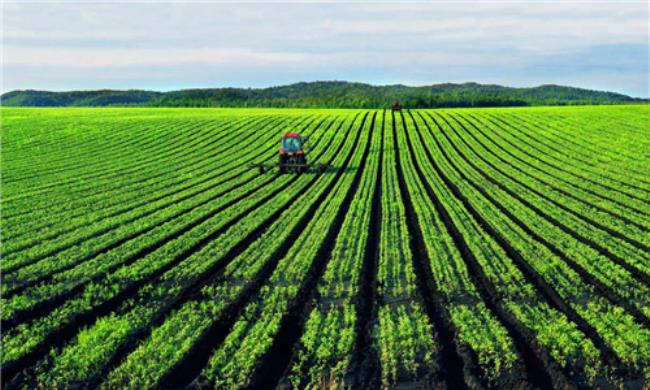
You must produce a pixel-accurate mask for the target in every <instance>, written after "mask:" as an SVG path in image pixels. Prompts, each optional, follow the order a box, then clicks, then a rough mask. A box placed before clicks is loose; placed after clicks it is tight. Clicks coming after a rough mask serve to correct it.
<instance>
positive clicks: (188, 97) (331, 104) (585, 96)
mask: <svg viewBox="0 0 650 390" xmlns="http://www.w3.org/2000/svg"><path fill="white" fill-rule="evenodd" d="M1 100H2V101H1V103H2V105H3V106H145V107H296V108H297V107H314V108H316V107H320V108H382V107H388V106H389V105H390V104H391V103H392V102H393V101H394V100H399V101H400V102H401V103H402V105H403V106H405V107H410V108H435V107H499V106H535V105H580V104H616V103H633V102H644V101H647V100H644V99H636V98H632V97H629V96H626V95H622V94H619V93H614V92H604V91H593V90H588V89H581V88H573V87H565V86H559V85H542V86H539V87H533V88H511V87H503V86H500V85H483V84H477V83H464V84H450V83H447V84H436V85H430V86H421V87H410V86H405V85H386V86H374V85H369V84H363V83H349V82H345V81H317V82H309V83H306V82H301V83H296V84H291V85H285V86H278V87H270V88H205V89H186V90H180V91H172V92H154V91H142V90H127V91H117V90H98V91H71V92H48V91H34V90H20V91H12V92H8V93H5V94H3V95H2V97H1Z"/></svg>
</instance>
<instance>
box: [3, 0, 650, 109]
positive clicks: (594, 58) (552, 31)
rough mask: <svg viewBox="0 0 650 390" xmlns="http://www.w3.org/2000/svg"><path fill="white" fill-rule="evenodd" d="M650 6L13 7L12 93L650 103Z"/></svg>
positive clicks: (7, 5)
mask: <svg viewBox="0 0 650 390" xmlns="http://www.w3.org/2000/svg"><path fill="white" fill-rule="evenodd" d="M648 7H649V6H648V3H647V2H646V1H639V2H621V1H615V2H603V1H599V2H593V1H592V2H587V1H578V2H570V1H480V2H476V1H475V2H469V1H454V2H452V1H445V2H400V1H391V2H383V3H376V2H375V3H371V2H369V1H357V2H319V3H318V2H289V3H280V2H265V3H255V2H238V3H232V2H230V3H224V2H214V1H213V2H209V1H194V2H183V1H174V2H153V1H140V2H130V1H113V2H96V1H56V2H55V1H40V2H30V1H6V0H2V21H1V22H2V23H1V24H2V91H3V92H7V91H10V90H14V89H41V90H53V91H62V90H78V89H100V88H111V89H151V90H158V91H168V90H176V89H185V88H211V87H225V86H232V87H267V86H273V85H283V84H289V83H293V82H298V81H315V80H347V81H358V82H366V83H371V84H376V85H385V84H398V83H400V84H406V85H429V84H436V83H444V82H467V81H474V82H479V83H486V84H502V85H507V86H515V87H527V86H537V85H541V84H561V85H570V86H576V87H583V88H589V89H597V90H609V91H616V92H620V93H625V94H629V95H631V96H636V97H650V92H649V85H648V80H649V76H650V69H649V59H648V55H649V52H648V50H649V34H650V33H649V23H650V21H649V20H650V19H649V18H650V15H649V10H648Z"/></svg>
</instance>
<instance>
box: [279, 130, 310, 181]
mask: <svg viewBox="0 0 650 390" xmlns="http://www.w3.org/2000/svg"><path fill="white" fill-rule="evenodd" d="M305 141H306V139H305V140H303V139H302V137H301V136H300V134H298V133H286V134H285V135H283V136H282V141H281V147H280V156H279V161H278V166H279V167H280V173H285V172H288V171H294V172H297V173H302V172H303V171H304V170H305V169H306V168H307V159H306V158H305V150H304V148H303V146H304V143H305Z"/></svg>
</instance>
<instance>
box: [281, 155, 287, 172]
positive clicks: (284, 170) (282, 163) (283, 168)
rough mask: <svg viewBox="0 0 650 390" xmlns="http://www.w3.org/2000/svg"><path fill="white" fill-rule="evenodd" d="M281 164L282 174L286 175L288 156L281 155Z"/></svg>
mask: <svg viewBox="0 0 650 390" xmlns="http://www.w3.org/2000/svg"><path fill="white" fill-rule="evenodd" d="M279 163H280V173H286V172H287V168H286V167H285V164H286V163H287V156H285V155H284V154H281V155H280V158H279Z"/></svg>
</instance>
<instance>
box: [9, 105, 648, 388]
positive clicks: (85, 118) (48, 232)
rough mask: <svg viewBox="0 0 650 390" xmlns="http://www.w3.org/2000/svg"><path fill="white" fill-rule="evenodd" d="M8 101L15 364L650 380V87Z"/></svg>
mask: <svg viewBox="0 0 650 390" xmlns="http://www.w3.org/2000/svg"><path fill="white" fill-rule="evenodd" d="M0 112H1V114H2V134H1V136H2V154H1V163H2V171H1V173H2V209H1V212H2V230H1V235H0V239H1V241H2V251H1V255H2V266H1V267H2V284H1V294H2V298H1V307H0V315H1V318H0V320H1V323H0V325H1V328H2V335H1V340H2V356H1V359H2V372H1V374H2V378H3V387H4V388H33V387H40V388H47V389H51V388H98V387H99V388H105V389H124V388H132V389H143V388H184V387H187V386H189V387H192V388H212V387H214V388H220V389H222V388H223V389H231V388H274V387H276V386H281V387H283V388H300V389H302V388H405V389H407V388H408V389H411V388H445V386H446V388H449V389H457V388H470V389H480V388H513V387H514V388H573V387H575V388H630V389H643V388H648V387H649V386H650V234H649V233H650V169H649V168H648V167H650V127H649V126H650V107H649V106H648V105H630V106H580V107H532V108H484V109H436V110H410V111H409V110H403V111H402V112H399V111H398V112H392V111H390V110H385V111H384V110H318V109H172V108H155V109H154V108H41V109H38V108H2V109H1V111H0ZM289 131H298V132H300V133H301V134H302V135H303V136H308V137H309V143H308V144H309V145H310V146H311V147H312V149H311V150H310V151H309V152H308V159H309V161H310V162H320V163H327V164H330V165H331V167H330V168H329V169H328V170H327V171H326V172H324V173H322V174H320V175H317V174H315V173H311V172H310V173H304V174H301V175H298V174H293V173H291V174H283V175H280V174H277V172H275V171H271V172H267V173H265V174H259V172H258V171H257V169H249V167H248V164H250V163H258V162H275V161H276V160H277V149H278V147H279V145H278V143H279V140H280V135H281V134H282V133H286V132H289Z"/></svg>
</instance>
